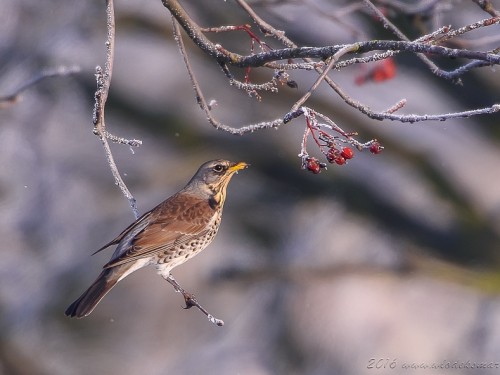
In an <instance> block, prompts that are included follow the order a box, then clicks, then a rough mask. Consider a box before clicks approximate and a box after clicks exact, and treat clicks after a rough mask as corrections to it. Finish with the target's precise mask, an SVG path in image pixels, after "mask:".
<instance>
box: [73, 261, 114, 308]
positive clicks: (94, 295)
mask: <svg viewBox="0 0 500 375" xmlns="http://www.w3.org/2000/svg"><path fill="white" fill-rule="evenodd" d="M120 268H122V266H118V267H112V268H106V269H104V270H103V271H102V272H101V274H100V275H99V277H97V279H96V280H95V281H94V283H93V284H92V285H91V286H90V287H89V288H88V289H87V290H86V291H85V292H84V293H83V294H82V295H81V296H80V298H78V299H77V300H76V301H75V302H73V303H72V304H71V305H70V306H69V307H68V308H67V309H66V311H65V314H66V315H67V316H69V317H77V318H83V317H85V316H87V315H89V314H90V313H91V312H92V311H93V310H94V309H95V307H96V306H97V304H98V303H99V302H100V301H101V300H102V299H103V298H104V296H105V295H106V294H107V293H108V292H109V291H110V290H111V289H112V288H113V287H114V286H115V285H116V283H117V282H118V281H120V280H121V279H122V278H123V277H122V276H123V270H121V269H120Z"/></svg>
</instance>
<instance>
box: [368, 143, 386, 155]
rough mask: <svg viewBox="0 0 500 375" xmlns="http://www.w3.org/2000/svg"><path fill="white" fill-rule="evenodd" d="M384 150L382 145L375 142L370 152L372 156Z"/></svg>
mask: <svg viewBox="0 0 500 375" xmlns="http://www.w3.org/2000/svg"><path fill="white" fill-rule="evenodd" d="M383 149H384V148H383V147H382V145H381V144H380V143H378V142H373V143H372V144H371V145H370V152H371V153H372V154H380V153H381V152H382V150H383Z"/></svg>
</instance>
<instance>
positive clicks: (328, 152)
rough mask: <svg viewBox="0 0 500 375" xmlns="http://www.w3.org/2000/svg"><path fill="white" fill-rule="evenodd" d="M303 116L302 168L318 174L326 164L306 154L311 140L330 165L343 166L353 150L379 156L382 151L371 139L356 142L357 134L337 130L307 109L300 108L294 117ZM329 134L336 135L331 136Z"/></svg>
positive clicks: (326, 119) (328, 121) (328, 120)
mask: <svg viewBox="0 0 500 375" xmlns="http://www.w3.org/2000/svg"><path fill="white" fill-rule="evenodd" d="M300 115H304V117H305V120H306V128H305V131H304V136H303V137H302V145H301V152H300V154H299V157H300V158H301V159H302V168H303V169H307V170H308V171H310V172H312V173H314V174H318V173H320V172H321V170H322V169H326V163H321V162H320V161H319V160H318V159H317V158H315V157H312V156H310V155H309V153H308V152H307V141H308V139H312V140H313V141H314V143H315V144H316V146H317V147H318V148H319V149H320V151H321V152H322V153H323V154H324V155H325V158H326V161H328V163H330V164H337V165H345V164H347V162H348V161H349V160H351V159H352V158H354V149H357V150H358V151H363V150H366V149H368V150H370V152H371V153H372V154H380V153H381V152H382V150H383V149H384V148H383V147H382V145H381V144H380V143H379V142H378V141H377V140H376V139H372V140H371V141H368V142H366V143H361V142H359V141H357V140H356V139H355V138H354V137H355V136H357V133H348V132H345V131H343V130H342V129H341V128H339V127H338V126H337V125H336V124H335V123H334V122H333V121H331V120H330V119H329V118H327V117H326V116H324V115H322V114H320V113H318V112H316V111H313V110H311V109H310V108H307V107H301V108H300V110H299V111H298V112H297V113H294V114H293V116H294V117H298V116H300ZM316 116H318V117H320V118H322V119H323V120H325V121H326V123H319V122H318V120H317V117H316ZM331 133H337V134H336V135H333V134H331Z"/></svg>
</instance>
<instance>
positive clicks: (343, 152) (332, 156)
mask: <svg viewBox="0 0 500 375" xmlns="http://www.w3.org/2000/svg"><path fill="white" fill-rule="evenodd" d="M353 157H354V151H353V150H352V148H350V147H343V148H342V149H340V150H339V149H338V148H337V147H336V146H335V145H331V147H330V148H329V149H328V151H327V152H326V160H328V162H329V163H330V164H333V163H335V164H338V165H344V164H345V163H347V160H350V159H352V158H353Z"/></svg>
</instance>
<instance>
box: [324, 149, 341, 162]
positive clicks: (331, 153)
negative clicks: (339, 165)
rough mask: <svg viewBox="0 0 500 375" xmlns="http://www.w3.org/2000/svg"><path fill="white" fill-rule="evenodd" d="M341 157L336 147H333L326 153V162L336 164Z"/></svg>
mask: <svg viewBox="0 0 500 375" xmlns="http://www.w3.org/2000/svg"><path fill="white" fill-rule="evenodd" d="M339 155H340V152H339V150H337V149H336V148H335V147H332V148H330V149H329V150H328V152H327V153H326V160H328V162H329V163H334V162H335V158H336V157H337V156H339Z"/></svg>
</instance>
